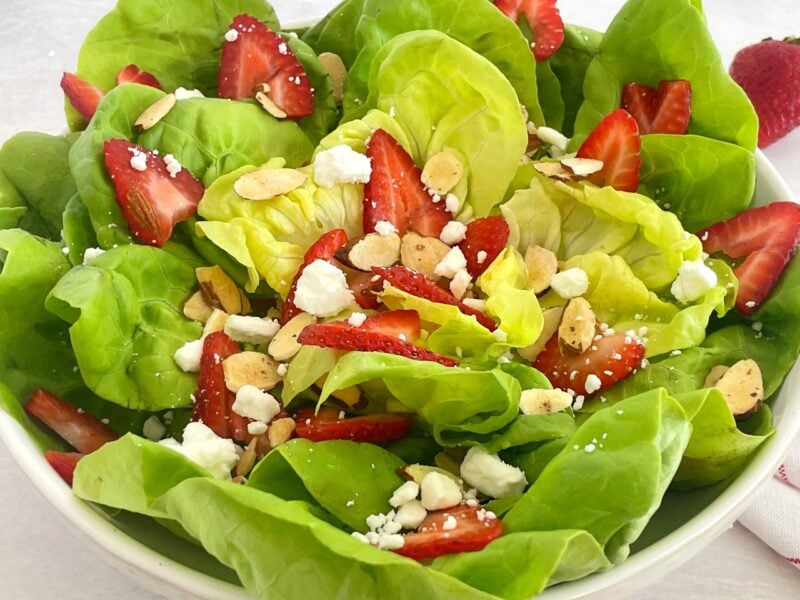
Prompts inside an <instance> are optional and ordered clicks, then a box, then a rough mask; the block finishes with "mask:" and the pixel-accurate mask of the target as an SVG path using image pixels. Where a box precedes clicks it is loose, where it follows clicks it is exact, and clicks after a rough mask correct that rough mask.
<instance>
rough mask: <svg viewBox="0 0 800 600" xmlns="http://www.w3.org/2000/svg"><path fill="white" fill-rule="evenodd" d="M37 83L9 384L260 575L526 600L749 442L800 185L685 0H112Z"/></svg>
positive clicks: (19, 412)
mask: <svg viewBox="0 0 800 600" xmlns="http://www.w3.org/2000/svg"><path fill="white" fill-rule="evenodd" d="M698 57H702V60H698ZM61 87H62V89H63V91H64V93H65V109H66V115H67V121H68V123H69V126H70V129H71V130H72V133H69V134H67V135H62V136H51V135H46V134H41V133H20V134H18V135H16V136H14V137H13V138H11V139H10V140H8V141H7V142H6V143H5V144H4V145H3V147H2V149H0V248H2V253H0V254H1V255H2V272H0V297H2V303H0V306H2V311H3V323H4V325H3V327H2V328H1V329H0V365H2V366H1V367H0V368H2V371H1V372H2V377H1V378H0V379H2V382H3V383H2V384H0V405H2V407H3V408H4V409H5V410H6V411H7V412H9V413H10V414H11V415H12V416H14V417H15V418H16V419H17V420H18V421H19V422H20V423H21V425H22V426H23V427H25V429H26V430H27V431H28V432H29V433H30V435H31V437H32V438H33V439H34V440H35V441H36V442H37V444H38V445H39V446H40V447H41V448H42V450H43V451H44V452H45V456H46V458H47V460H48V461H49V462H50V464H51V465H52V466H53V467H54V468H55V469H56V471H57V472H58V473H59V474H60V475H61V476H62V477H63V478H64V479H65V481H67V482H68V483H69V484H70V485H72V488H73V490H74V493H75V494H76V495H77V496H78V497H80V498H82V499H84V500H86V501H89V502H93V503H96V504H98V505H102V506H104V507H108V508H110V509H115V510H122V511H129V512H132V513H138V514H141V515H145V516H147V517H151V518H153V519H155V520H156V521H157V522H158V523H159V524H161V525H163V526H164V527H165V528H166V529H168V530H169V531H170V532H172V533H173V534H174V535H176V536H180V537H183V538H185V539H187V540H190V541H192V542H194V543H196V544H199V545H200V546H202V547H203V548H204V549H205V550H206V551H207V552H208V553H209V554H210V555H212V556H213V557H215V558H216V559H217V560H219V561H220V562H221V563H223V564H225V565H227V566H229V567H231V568H232V569H233V570H234V571H235V572H236V574H237V576H238V578H239V579H240V581H241V583H242V585H243V586H244V587H245V588H246V589H247V590H248V591H249V592H251V593H252V594H253V595H254V596H255V597H268V596H269V597H281V598H294V597H301V596H303V595H305V594H307V593H308V591H309V590H310V589H316V590H319V592H320V593H321V594H322V595H324V596H326V597H327V596H335V595H341V594H343V593H344V595H346V596H347V597H351V596H352V597H364V598H372V597H375V598H377V597H381V598H390V597H398V598H399V597H412V596H413V597H424V598H428V597H430V598H451V597H453V598H455V597H458V598H476V599H477V598H494V597H499V598H527V597H531V596H534V595H536V594H538V593H539V592H541V591H542V590H543V589H545V588H546V587H547V586H550V585H554V584H557V583H559V582H563V581H569V580H574V579H578V578H581V577H584V576H587V575H589V574H591V573H595V572H598V571H603V570H607V569H610V568H612V567H613V566H614V565H615V564H618V563H620V562H621V561H623V560H625V558H626V557H627V556H628V555H629V553H630V551H631V550H630V548H631V544H633V543H634V542H635V541H636V540H637V539H638V538H639V536H640V535H641V534H642V532H643V530H644V529H645V527H646V525H647V523H648V521H649V520H650V518H651V517H652V516H653V514H654V513H655V512H656V511H657V510H658V508H659V506H660V505H661V502H662V499H664V495H665V493H666V492H667V490H668V489H671V490H689V489H695V488H699V487H703V486H709V485H713V484H717V483H720V482H725V481H727V480H729V479H730V478H732V477H735V476H736V475H737V474H738V472H739V471H740V470H741V468H742V467H743V466H744V465H745V464H746V463H747V461H748V460H749V459H750V457H752V456H753V453H754V452H755V451H756V450H757V449H758V447H759V446H760V445H761V444H762V443H763V442H764V441H765V440H766V439H767V438H768V437H769V436H770V435H771V433H772V431H773V426H772V418H771V413H770V408H769V404H770V399H771V397H772V396H773V395H774V394H775V393H776V391H777V390H778V388H779V387H780V385H781V383H782V380H783V378H784V376H785V375H786V373H787V372H788V371H789V369H790V368H791V367H792V366H793V364H794V362H795V360H796V357H797V355H798V353H799V352H800V333H798V331H800V330H799V329H798V325H799V324H800V323H798V316H797V315H798V314H800V306H798V294H797V289H798V287H799V286H800V269H798V266H797V264H796V261H794V260H793V257H794V254H795V250H796V246H797V244H798V240H800V207H798V206H797V205H795V204H793V203H790V202H774V203H772V204H769V205H766V206H761V207H751V205H750V204H751V199H752V196H753V191H754V186H755V158H754V151H755V147H756V142H757V137H758V122H757V118H756V115H755V113H754V111H753V109H752V106H751V105H750V103H749V101H748V100H747V97H746V96H745V95H744V93H743V92H742V90H741V89H740V88H739V87H738V86H737V85H736V84H735V83H734V82H733V81H732V80H731V78H730V77H729V76H728V75H727V73H726V72H725V70H724V68H723V66H722V63H721V60H720V59H719V57H718V54H717V52H716V49H715V47H714V45H713V42H712V40H711V38H710V36H709V34H708V31H707V29H706V24H705V19H704V16H703V14H702V7H701V3H700V2H699V1H698V0H629V1H628V2H626V3H625V4H624V5H623V6H622V7H621V9H620V12H619V14H618V15H617V17H616V18H615V19H614V21H613V22H612V23H611V25H610V26H609V28H608V30H607V31H605V32H597V31H593V30H590V29H587V28H583V27H580V26H576V25H569V24H564V23H563V22H562V20H561V17H560V15H559V12H558V9H557V7H556V3H555V0H550V1H537V2H533V1H528V0H495V1H494V2H492V1H490V0H468V1H465V0H413V2H404V3H396V2H391V1H390V0H344V1H343V2H342V3H341V4H339V5H338V6H337V7H336V8H334V9H333V10H332V11H331V12H330V13H329V14H328V15H327V16H326V17H324V18H323V19H322V20H321V21H320V22H319V23H317V24H316V25H314V26H313V27H311V28H309V29H305V30H297V31H289V30H282V29H281V27H280V24H279V23H278V22H277V19H276V18H275V15H274V12H273V11H272V9H271V7H270V6H269V5H268V4H266V3H265V2H263V1H262V0H216V1H214V0H158V1H156V0H136V1H133V0H120V2H119V3H118V5H117V7H116V8H115V9H114V10H112V11H111V12H110V13H109V14H108V15H106V16H105V17H104V18H103V19H102V20H101V21H100V22H99V23H98V24H97V25H96V26H95V28H94V29H93V30H92V31H91V32H90V33H89V35H88V36H87V38H86V40H85V42H84V44H83V47H82V49H81V52H80V55H79V58H78V67H77V71H76V73H74V74H71V73H65V74H64V78H63V79H62V82H61ZM276 574H280V575H281V576H278V575H276Z"/></svg>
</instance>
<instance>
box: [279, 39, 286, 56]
mask: <svg viewBox="0 0 800 600" xmlns="http://www.w3.org/2000/svg"><path fill="white" fill-rule="evenodd" d="M278 53H279V54H283V55H286V54H288V53H289V46H287V45H286V42H281V43H280V44H278Z"/></svg>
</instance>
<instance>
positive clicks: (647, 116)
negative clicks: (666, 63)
mask: <svg viewBox="0 0 800 600" xmlns="http://www.w3.org/2000/svg"><path fill="white" fill-rule="evenodd" d="M622 108H624V109H625V110H627V111H628V112H629V113H630V114H631V115H632V116H633V118H634V119H636V123H637V124H638V125H639V133H640V134H642V135H644V134H649V133H671V134H678V135H682V134H684V133H686V131H687V130H688V129H689V120H690V119H691V115H692V86H691V84H690V83H689V82H688V81H686V80H684V79H679V80H675V81H662V82H661V83H659V84H658V89H655V88H651V87H650V86H647V85H644V84H641V83H628V84H626V85H625V86H624V87H623V88H622Z"/></svg>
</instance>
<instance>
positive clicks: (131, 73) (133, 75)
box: [117, 64, 162, 90]
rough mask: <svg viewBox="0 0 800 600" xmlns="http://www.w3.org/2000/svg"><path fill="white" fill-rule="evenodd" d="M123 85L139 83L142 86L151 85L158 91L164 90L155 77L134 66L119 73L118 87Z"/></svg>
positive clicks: (124, 68) (129, 66)
mask: <svg viewBox="0 0 800 600" xmlns="http://www.w3.org/2000/svg"><path fill="white" fill-rule="evenodd" d="M123 83H138V84H141V85H149V86H150V87H154V88H156V89H158V90H160V89H162V88H161V84H160V83H159V81H158V79H156V76H155V75H153V74H152V73H148V72H147V71H142V70H141V69H140V68H139V67H137V66H136V65H133V64H131V65H128V66H127V67H123V68H122V69H120V71H119V73H117V85H122V84H123Z"/></svg>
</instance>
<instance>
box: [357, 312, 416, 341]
mask: <svg viewBox="0 0 800 600" xmlns="http://www.w3.org/2000/svg"><path fill="white" fill-rule="evenodd" d="M361 328H362V329H369V330H370V331H378V332H380V333H383V334H386V335H390V336H392V337H396V338H400V339H402V340H405V341H407V342H413V341H415V340H417V339H419V336H420V321H419V313H417V311H415V310H390V311H387V312H382V313H378V314H376V315H371V316H369V317H367V318H366V319H365V320H364V322H363V323H362V324H361ZM401 336H402V337H401Z"/></svg>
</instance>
